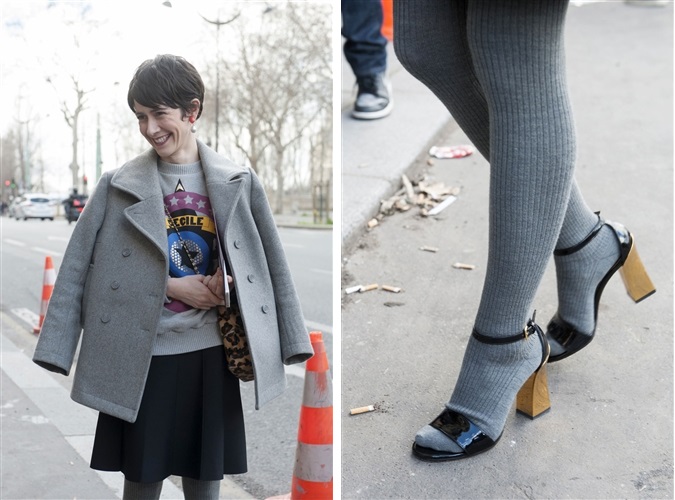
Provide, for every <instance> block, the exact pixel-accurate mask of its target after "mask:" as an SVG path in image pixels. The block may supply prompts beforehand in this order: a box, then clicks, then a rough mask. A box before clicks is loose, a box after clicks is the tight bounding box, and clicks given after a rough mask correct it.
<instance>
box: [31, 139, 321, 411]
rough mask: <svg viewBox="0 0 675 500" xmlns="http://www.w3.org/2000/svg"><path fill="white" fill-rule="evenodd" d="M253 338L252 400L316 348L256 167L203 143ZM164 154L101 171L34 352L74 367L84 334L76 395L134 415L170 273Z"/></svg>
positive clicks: (267, 395) (60, 367) (264, 395)
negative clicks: (238, 163)
mask: <svg viewBox="0 0 675 500" xmlns="http://www.w3.org/2000/svg"><path fill="white" fill-rule="evenodd" d="M198 148H199V156H200V159H201V162H202V168H203V171H204V176H205V179H206V185H207V191H208V194H209V197H210V200H211V205H212V207H213V208H214V210H215V213H216V214H217V224H218V231H219V234H220V235H221V238H223V239H224V241H222V242H221V244H222V245H223V246H222V248H223V249H225V251H226V254H227V259H228V260H229V264H230V267H229V269H228V272H229V274H230V275H232V276H233V278H234V285H235V288H236V293H237V300H238V302H239V305H240V308H241V314H242V318H243V322H244V327H245V329H246V333H247V335H248V340H249V345H250V348H251V355H252V357H253V368H254V372H255V395H256V409H258V408H260V407H261V406H262V405H263V404H265V403H267V402H268V401H270V400H272V399H273V398H275V397H277V396H279V395H280V394H281V393H282V392H283V390H284V389H285V387H286V378H285V374H284V368H283V364H293V363H300V362H303V361H305V360H306V359H308V358H309V357H311V356H312V354H313V350H312V345H311V343H310V340H309V335H308V334H307V329H306V327H305V324H304V319H303V315H302V311H301V308H300V303H299V300H298V297H297V294H296V291H295V288H294V285H293V281H292V279H291V274H290V271H289V269H288V265H287V262H286V258H285V255H284V250H283V248H282V245H281V241H280V239H279V235H278V232H277V229H276V226H275V224H274V219H273V217H272V213H271V211H270V208H269V204H268V202H267V198H266V197H265V192H264V190H263V188H262V185H261V184H260V181H259V180H258V178H257V177H256V175H255V173H254V172H253V171H252V170H251V169H248V168H242V167H238V166H236V165H235V164H233V163H232V162H230V161H229V160H227V159H226V158H224V157H223V156H220V155H219V154H218V153H216V152H215V151H213V150H211V149H210V148H208V147H207V146H206V145H204V144H203V143H202V142H199V141H198ZM157 159H158V157H157V154H156V153H155V151H154V150H152V149H151V150H148V151H146V152H145V153H143V154H141V155H140V156H138V157H136V158H135V159H133V160H131V161H130V162H128V163H126V164H125V165H123V166H122V167H120V168H118V169H116V170H113V171H110V172H106V173H104V174H103V175H102V176H101V179H100V181H99V183H98V184H97V186H96V189H95V190H94V193H93V194H92V196H91V197H90V199H89V201H88V203H87V205H86V207H85V209H84V211H83V212H82V215H81V216H80V219H79V221H78V222H77V225H76V226H75V230H74V231H73V235H72V237H71V239H70V242H69V244H68V247H67V249H66V252H65V255H64V257H63V261H62V263H61V266H60V269H59V272H58V276H57V279H56V283H55V286H54V291H53V294H52V297H51V300H50V303H49V307H48V309H47V313H46V315H45V319H44V323H43V325H42V331H41V333H40V337H39V339H38V343H37V347H36V349H35V353H34V355H33V361H35V362H36V363H37V364H39V365H40V366H42V367H44V368H46V369H48V370H51V371H54V372H58V373H62V374H64V375H68V374H69V372H70V369H71V366H72V364H73V358H74V355H75V351H76V348H77V345H78V341H79V339H80V336H81V339H82V340H81V347H80V353H79V357H78V361H77V369H76V370H75V376H74V380H73V389H72V393H71V397H72V399H73V400H74V401H76V402H78V403H81V404H83V405H85V406H89V407H91V408H94V409H96V410H99V411H101V412H104V413H107V414H110V415H113V416H115V417H118V418H120V419H123V420H126V421H128V422H134V421H135V420H136V417H137V415H138V409H139V406H140V403H141V397H142V396H143V389H144V387H145V381H146V378H147V374H148V369H149V367H150V359H151V357H152V346H153V342H154V339H155V335H156V330H157V323H158V321H159V317H160V313H161V310H162V308H163V305H164V296H165V292H166V284H167V277H168V272H169V258H168V253H167V252H168V243H167V234H166V227H165V216H164V205H163V201H162V192H161V189H160V184H159V174H158V172H157Z"/></svg>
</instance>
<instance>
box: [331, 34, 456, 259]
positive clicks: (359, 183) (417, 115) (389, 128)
mask: <svg viewBox="0 0 675 500" xmlns="http://www.w3.org/2000/svg"><path fill="white" fill-rule="evenodd" d="M387 47H388V52H389V55H388V61H387V63H388V65H389V68H388V70H387V73H388V75H389V78H390V80H391V82H392V86H393V89H394V110H393V111H392V113H391V115H389V116H388V117H386V118H383V119H380V120H372V121H368V120H354V119H353V118H351V117H350V116H349V112H350V111H351V108H352V106H353V101H354V98H355V96H356V90H355V88H354V83H355V78H354V75H353V73H352V71H351V69H350V68H349V65H348V64H347V62H346V60H345V59H344V57H343V58H342V246H343V249H347V248H349V246H350V245H351V244H352V243H354V241H355V239H356V237H358V235H359V234H361V233H362V232H363V229H364V227H365V223H366V221H368V220H369V219H370V218H371V217H373V216H374V215H375V214H376V213H377V210H378V208H379V204H380V200H382V199H385V198H387V197H389V196H390V195H391V194H393V193H394V192H395V191H396V190H397V189H398V188H399V186H400V179H401V174H402V173H403V172H405V171H406V170H408V169H409V168H410V167H411V165H412V164H413V161H414V160H415V158H416V157H417V156H418V155H419V154H420V152H422V151H425V150H427V149H428V147H427V146H428V145H430V144H431V141H432V139H433V137H434V136H435V135H436V134H437V133H439V132H440V131H441V130H442V129H443V128H444V127H445V126H455V127H456V125H454V123H453V122H451V119H450V115H449V114H448V112H447V110H445V108H443V107H442V106H441V105H440V103H439V102H438V99H436V97H435V96H434V95H433V94H432V93H431V91H429V90H428V89H427V88H426V87H424V86H423V85H422V84H421V83H419V82H418V81H417V80H415V79H414V78H413V77H412V76H411V75H410V74H409V73H408V72H407V71H405V70H404V69H403V67H402V66H401V64H400V63H399V62H398V60H397V59H396V56H395V55H394V51H393V48H392V45H391V44H388V46H387Z"/></svg>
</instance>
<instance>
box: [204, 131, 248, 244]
mask: <svg viewBox="0 0 675 500" xmlns="http://www.w3.org/2000/svg"><path fill="white" fill-rule="evenodd" d="M197 146H198V148H199V158H200V159H201V162H202V169H203V171H204V178H205V179H206V186H207V190H208V192H209V199H210V201H211V207H212V208H213V210H214V212H215V213H216V215H217V217H216V223H217V224H218V232H219V233H220V234H221V236H222V237H225V235H226V234H227V230H228V229H229V226H230V219H231V218H232V214H233V213H234V209H235V207H236V206H237V203H238V202H239V199H240V198H241V193H242V188H243V187H244V184H245V183H244V179H243V177H242V174H246V173H247V171H246V169H245V168H243V167H238V166H237V165H235V164H234V163H232V162H231V161H230V160H228V159H227V158H225V157H224V156H221V155H219V154H218V153H216V152H215V151H213V150H212V149H211V148H209V147H208V146H206V145H205V144H204V143H203V142H201V141H197Z"/></svg>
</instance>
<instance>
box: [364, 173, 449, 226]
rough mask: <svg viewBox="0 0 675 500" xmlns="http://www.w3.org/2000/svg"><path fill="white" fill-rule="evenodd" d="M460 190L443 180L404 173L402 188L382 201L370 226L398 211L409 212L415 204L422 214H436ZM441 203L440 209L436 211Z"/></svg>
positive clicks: (369, 223)
mask: <svg viewBox="0 0 675 500" xmlns="http://www.w3.org/2000/svg"><path fill="white" fill-rule="evenodd" d="M459 192H460V188H459V187H453V186H447V185H445V184H444V183H442V182H429V181H427V180H425V178H424V177H423V178H422V179H420V180H418V181H412V180H410V179H409V178H408V177H407V176H406V175H402V176H401V188H400V189H399V190H398V191H396V193H394V194H393V195H392V196H391V197H389V198H388V199H386V200H382V201H381V202H380V213H379V214H378V215H377V216H376V217H374V218H373V219H371V220H370V222H368V228H370V229H372V228H373V227H375V226H377V225H378V224H379V222H380V221H381V220H382V219H384V218H385V217H387V216H389V215H394V214H395V213H396V212H407V211H408V210H410V209H411V208H412V207H413V206H415V205H416V206H418V207H419V208H420V214H421V215H423V216H428V215H435V214H437V213H439V212H440V211H441V210H443V209H444V208H445V207H447V206H448V205H449V204H450V203H452V202H453V201H455V200H456V199H457V196H458V195H459ZM448 199H450V200H451V201H448ZM444 203H445V205H444ZM441 205H442V207H441V208H438V211H434V209H435V208H436V207H440V206H441Z"/></svg>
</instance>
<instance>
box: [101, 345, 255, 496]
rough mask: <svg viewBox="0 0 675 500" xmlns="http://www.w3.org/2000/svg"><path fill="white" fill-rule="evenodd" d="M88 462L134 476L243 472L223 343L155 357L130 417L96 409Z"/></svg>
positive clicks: (152, 478)
mask: <svg viewBox="0 0 675 500" xmlns="http://www.w3.org/2000/svg"><path fill="white" fill-rule="evenodd" d="M91 467H92V469H97V470H104V471H121V472H123V473H124V476H125V477H126V479H128V480H129V481H135V482H140V483H150V482H156V481H161V480H163V479H165V478H166V477H168V476H170V475H175V476H184V477H189V478H192V479H199V480H202V481H215V480H219V479H222V477H223V474H241V473H244V472H246V438H245V429H244V417H243V413H242V409H241V395H240V393H239V379H237V378H236V377H235V376H234V375H232V374H231V373H230V372H229V371H228V369H227V367H226V366H225V351H224V349H223V347H222V346H216V347H211V348H209V349H203V350H201V351H195V352H189V353H185V354H176V355H172V356H153V358H152V361H151V363H150V372H149V373H148V380H147V382H146V385H145V391H144V392H143V399H142V401H141V407H140V410H139V413H138V418H137V419H136V422H134V423H133V424H130V423H129V422H125V421H124V420H121V419H119V418H116V417H112V416H110V415H107V414H105V413H100V414H99V417H98V424H97V426H96V437H95V438H94V450H93V452H92V457H91Z"/></svg>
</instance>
